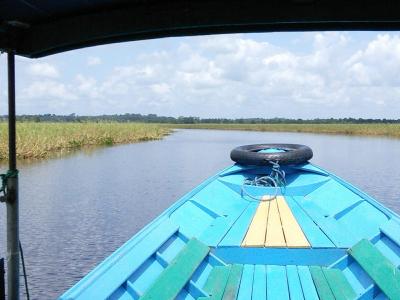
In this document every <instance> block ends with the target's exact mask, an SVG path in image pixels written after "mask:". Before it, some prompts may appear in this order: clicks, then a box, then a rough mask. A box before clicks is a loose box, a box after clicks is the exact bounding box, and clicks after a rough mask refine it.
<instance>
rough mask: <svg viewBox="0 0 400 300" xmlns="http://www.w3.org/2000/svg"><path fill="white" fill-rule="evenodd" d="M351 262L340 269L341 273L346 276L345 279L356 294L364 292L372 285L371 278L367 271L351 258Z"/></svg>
mask: <svg viewBox="0 0 400 300" xmlns="http://www.w3.org/2000/svg"><path fill="white" fill-rule="evenodd" d="M350 261H351V263H350V264H349V265H348V266H347V267H346V268H345V269H344V270H342V272H343V275H344V276H346V279H347V281H348V282H349V283H350V285H351V286H352V288H353V289H354V291H355V292H356V294H357V295H363V294H365V293H366V292H367V291H368V290H369V289H371V288H372V287H373V285H374V283H373V281H372V279H371V278H370V277H369V276H368V275H367V273H366V272H365V271H364V270H363V269H362V268H361V266H360V265H359V264H358V263H356V262H355V261H354V260H353V259H352V258H351V259H350Z"/></svg>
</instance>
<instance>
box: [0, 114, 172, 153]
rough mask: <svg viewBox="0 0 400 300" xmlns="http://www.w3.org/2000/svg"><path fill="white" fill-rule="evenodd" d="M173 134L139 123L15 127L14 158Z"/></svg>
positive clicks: (1, 145) (1, 137)
mask: <svg viewBox="0 0 400 300" xmlns="http://www.w3.org/2000/svg"><path fill="white" fill-rule="evenodd" d="M171 131H172V129H171V128H168V127H165V126H161V125H157V124H140V123H25V122H24V123H20V122H18V123H17V158H18V159H40V158H47V157H49V156H52V155H55V154H62V153H66V152H70V151H71V150H75V149H79V148H82V147H85V146H95V145H99V146H106V145H107V146H108V145H114V144H127V143H134V142H141V141H149V140H157V139H161V138H162V137H164V136H165V135H167V134H169V133H170V132H171ZM7 147H8V134H7V124H6V123H4V122H3V123H0V160H4V159H7V157H8V155H7V151H8V150H7Z"/></svg>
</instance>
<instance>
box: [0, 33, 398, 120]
mask: <svg viewBox="0 0 400 300" xmlns="http://www.w3.org/2000/svg"><path fill="white" fill-rule="evenodd" d="M5 62H6V57H5V55H1V56H0V64H1V70H0V96H1V99H0V114H4V113H5V112H6V111H5V107H6V98H5V97H6V85H5V84H6V80H5V76H6V73H5V70H6V64H5ZM399 74H400V35H399V33H398V32H311V33H263V34H236V35H216V36H199V37H184V38H166V39H157V40H149V41H138V42H129V43H120V44H112V45H104V46H98V47H93V48H86V49H81V50H77V51H72V52H66V53H63V54H57V55H52V56H49V57H46V58H41V59H35V60H30V59H26V58H22V57H19V58H17V113H18V114H39V113H42V114H43V113H55V114H70V113H76V114H78V115H96V114H114V113H143V114H147V113H156V114H159V115H168V116H180V115H184V116H189V115H190V116H200V117H232V118H237V117H264V118H272V117H289V118H316V117H320V118H327V117H365V118H370V117H371V118H400V76H399Z"/></svg>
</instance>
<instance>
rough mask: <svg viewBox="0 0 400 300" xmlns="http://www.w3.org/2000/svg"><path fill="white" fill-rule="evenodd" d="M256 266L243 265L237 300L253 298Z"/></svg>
mask: <svg viewBox="0 0 400 300" xmlns="http://www.w3.org/2000/svg"><path fill="white" fill-rule="evenodd" d="M253 277H254V266H253V265H245V266H244V267H243V273H242V280H241V281H240V287H239V293H238V297H237V300H248V299H250V298H251V296H250V295H251V294H252V290H253Z"/></svg>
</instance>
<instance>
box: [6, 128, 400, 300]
mask: <svg viewBox="0 0 400 300" xmlns="http://www.w3.org/2000/svg"><path fill="white" fill-rule="evenodd" d="M250 143H301V144H306V145H309V146H311V148H312V149H313V151H314V158H313V159H312V162H313V163H314V164H317V165H319V166H322V167H323V168H325V169H327V170H328V171H331V172H333V173H335V174H336V175H339V176H340V177H342V178H344V179H345V180H347V181H349V182H350V183H352V184H354V185H355V186H357V187H359V188H361V189H362V190H364V191H365V192H367V193H368V194H370V195H371V196H373V197H375V198H376V199H377V200H379V201H380V202H382V203H383V204H385V205H386V206H388V207H389V208H391V209H393V210H394V211H395V212H397V213H400V186H399V182H400V159H399V157H400V140H396V139H390V138H382V137H379V138H377V137H354V136H343V135H322V134H304V133H273V132H272V133H271V132H266V133H263V132H243V131H216V130H179V131H176V132H175V133H174V134H172V135H170V136H168V137H166V138H165V139H163V140H161V141H154V142H145V143H139V144H131V145H121V146H114V147H108V148H97V149H95V150H91V151H79V152H76V153H74V154H72V155H69V156H67V157H63V158H59V159H50V160H46V161H39V162H33V163H26V162H25V163H20V164H19V169H20V189H21V191H20V206H21V228H20V230H21V242H22V245H23V248H24V254H25V260H26V264H27V272H28V275H29V277H28V279H29V286H30V293H31V299H54V298H56V297H57V296H59V295H60V294H61V293H63V291H65V290H66V289H68V288H69V287H70V286H72V285H73V284H74V283H75V282H77V281H78V280H79V279H81V278H82V277H83V276H84V275H85V274H86V273H88V272H89V271H90V270H91V269H93V268H94V267H95V266H96V265H97V264H98V263H100V262H101V261H102V260H103V259H104V258H106V257H107V256H108V255H109V254H111V253H112V252H113V251H114V250H116V249H117V248H118V247H119V246H120V245H121V244H123V243H124V242H125V241H126V240H128V239H129V238H130V237H131V236H132V235H134V234H135V233H136V232H137V231H139V230H140V229H141V228H142V227H143V226H144V225H146V224H147V223H149V222H150V221H151V220H152V219H153V218H155V217H156V216H157V215H159V214H160V213H161V212H162V211H163V210H164V209H166V208H167V207H168V206H170V205H171V204H172V203H173V202H175V201H176V200H177V199H178V198H179V197H180V196H182V195H183V194H185V193H186V192H188V191H189V190H191V189H192V188H194V187H195V186H197V185H198V184H199V183H200V182H201V181H203V180H205V179H206V178H208V177H210V176H211V175H213V174H215V173H217V172H218V171H219V170H221V169H222V168H225V167H227V166H229V165H230V164H231V163H232V162H231V161H230V158H229V152H230V150H231V149H232V148H233V147H235V146H238V145H242V144H250ZM3 169H4V168H3ZM0 227H1V228H0V257H4V256H5V255H6V254H5V232H6V231H5V205H0ZM21 282H22V280H21Z"/></svg>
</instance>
